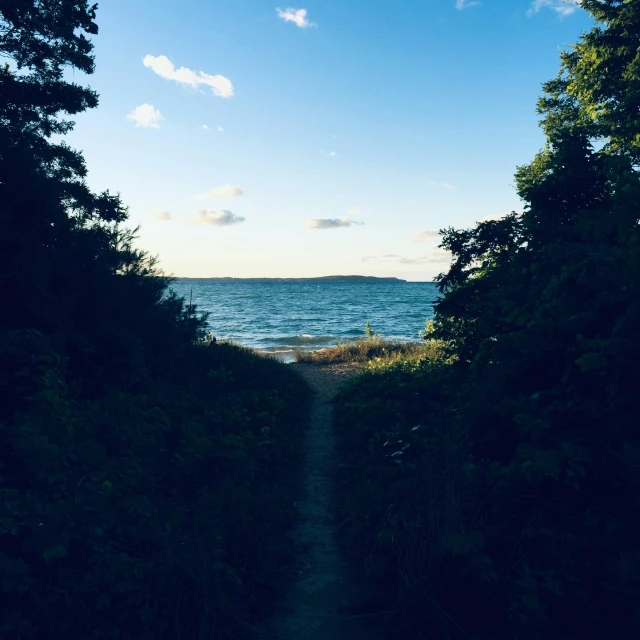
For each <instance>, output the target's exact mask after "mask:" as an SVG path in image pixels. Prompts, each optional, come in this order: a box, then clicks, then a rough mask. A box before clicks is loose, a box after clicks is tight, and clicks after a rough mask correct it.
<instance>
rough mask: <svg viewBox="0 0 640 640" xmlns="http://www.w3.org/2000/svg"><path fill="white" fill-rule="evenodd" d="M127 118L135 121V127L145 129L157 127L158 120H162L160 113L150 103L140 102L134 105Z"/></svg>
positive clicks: (158, 125) (158, 124)
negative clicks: (137, 105) (136, 105)
mask: <svg viewBox="0 0 640 640" xmlns="http://www.w3.org/2000/svg"><path fill="white" fill-rule="evenodd" d="M127 118H128V119H129V120H133V122H135V123H136V127H145V128H147V129H158V128H159V127H160V121H161V120H163V117H162V114H161V113H160V111H158V110H157V109H156V108H155V107H154V106H153V105H152V104H147V103H146V102H145V103H144V104H141V105H140V106H139V107H136V108H135V109H134V110H133V111H132V112H131V113H130V114H129V115H127Z"/></svg>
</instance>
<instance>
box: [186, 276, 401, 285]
mask: <svg viewBox="0 0 640 640" xmlns="http://www.w3.org/2000/svg"><path fill="white" fill-rule="evenodd" d="M175 279H176V280H208V281H212V280H213V281H236V280H242V281H243V282H348V283H356V282H388V283H400V284H404V283H407V282H409V281H408V280H402V279H401V278H379V277H377V276H319V277H315V278H231V277H225V278H216V277H213V278H188V277H179V276H175Z"/></svg>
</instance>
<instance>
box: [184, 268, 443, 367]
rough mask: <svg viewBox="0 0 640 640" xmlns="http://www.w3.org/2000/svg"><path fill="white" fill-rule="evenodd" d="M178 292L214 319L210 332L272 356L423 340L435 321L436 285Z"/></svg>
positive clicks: (187, 282) (196, 282)
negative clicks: (378, 339) (356, 343)
mask: <svg viewBox="0 0 640 640" xmlns="http://www.w3.org/2000/svg"><path fill="white" fill-rule="evenodd" d="M171 288H172V289H173V290H174V291H176V293H178V295H180V296H182V297H183V298H185V299H186V301H187V303H188V302H189V299H190V297H191V299H192V301H193V304H194V305H195V306H197V309H198V310H199V311H205V312H207V313H208V314H209V319H208V324H209V330H210V331H211V333H212V334H213V335H214V336H215V337H216V338H217V339H219V340H225V339H230V340H233V341H234V342H237V343H239V344H242V345H244V346H248V347H252V348H254V349H258V350H261V351H266V352H270V353H273V354H274V355H276V356H277V357H279V358H281V359H282V360H284V361H285V362H290V361H291V360H292V359H293V353H294V349H295V348H296V347H299V348H302V349H303V350H316V349H322V348H325V347H329V346H331V345H334V344H336V343H337V342H338V341H340V340H345V339H349V338H357V337H361V336H364V335H365V324H366V323H367V322H369V323H370V325H371V329H372V330H373V331H374V333H376V334H381V335H383V336H385V337H386V338H399V339H404V340H418V339H419V332H420V331H422V330H424V326H425V322H426V321H427V320H428V319H430V318H432V317H433V303H434V301H435V300H436V297H437V295H438V291H437V288H436V285H435V284H434V283H432V282H404V281H395V282H389V281H384V280H380V281H376V280H369V281H366V282H344V281H318V280H304V279H302V280H254V279H251V280H244V279H187V278H184V279H183V278H177V279H176V280H174V281H173V282H172V284H171Z"/></svg>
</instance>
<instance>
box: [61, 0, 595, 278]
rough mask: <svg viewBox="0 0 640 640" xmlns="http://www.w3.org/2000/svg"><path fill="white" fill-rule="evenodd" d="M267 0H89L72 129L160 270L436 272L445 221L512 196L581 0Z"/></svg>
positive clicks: (461, 222)
mask: <svg viewBox="0 0 640 640" xmlns="http://www.w3.org/2000/svg"><path fill="white" fill-rule="evenodd" d="M278 1H279V0H275V2H273V1H270V0H208V1H204V0H136V1H135V2H132V1H131V0H109V2H104V3H101V5H100V8H99V10H98V16H97V22H98V26H99V30H100V31H99V34H98V36H96V37H95V38H94V43H95V54H96V72H95V74H94V75H92V76H90V77H89V78H84V77H81V75H82V74H78V73H76V74H75V79H76V80H78V81H81V82H85V81H88V84H89V85H90V86H91V87H92V88H93V89H95V90H97V91H98V92H99V94H100V104H99V106H98V108H97V109H94V110H91V111H89V112H86V113H84V114H81V115H80V116H78V117H76V119H75V120H76V127H75V130H74V132H73V133H71V134H70V135H69V136H67V141H68V142H69V143H70V144H71V145H72V146H73V147H75V148H76V149H79V150H81V151H83V153H84V156H85V159H86V161H87V165H88V168H89V178H88V182H89V185H90V186H91V187H92V188H93V189H95V190H97V191H102V190H105V189H109V190H110V191H111V192H112V193H114V192H115V193H120V195H121V197H122V199H123V201H124V203H125V204H126V205H128V207H129V212H130V220H129V224H130V225H131V226H139V227H140V230H139V239H138V244H139V246H140V247H142V248H144V249H146V250H147V251H149V252H150V253H151V254H153V255H158V256H159V258H160V264H161V266H162V268H163V270H164V271H165V272H166V273H167V274H170V275H174V276H178V277H229V276H230V277H311V276H323V275H337V274H343V275H346V274H362V275H373V276H395V277H398V278H403V279H407V280H411V281H425V280H431V279H432V278H433V277H434V276H435V275H437V274H438V273H441V272H443V271H446V270H447V266H448V264H449V258H448V256H447V255H446V254H445V253H444V252H443V251H442V250H441V249H438V244H439V234H438V231H439V230H440V229H443V228H448V227H456V228H463V227H468V226H471V225H473V224H474V222H475V221H478V220H482V219H484V218H487V217H490V216H500V215H504V214H506V213H508V212H510V211H521V210H522V206H523V205H522V202H521V201H520V199H519V198H518V196H517V194H516V192H515V189H514V180H513V175H514V173H515V170H516V167H517V166H518V165H522V164H526V163H528V162H530V161H531V160H532V159H533V156H534V155H535V153H536V152H537V151H538V150H539V149H540V148H541V147H542V146H543V144H544V138H543V135H542V133H541V131H540V129H539V127H538V119H539V116H538V115H537V114H536V110H535V107H536V101H537V98H538V97H539V95H540V93H541V85H542V83H543V82H545V81H546V80H549V79H551V78H553V77H554V76H555V75H556V74H557V73H558V70H559V56H558V52H559V51H560V50H562V49H565V48H567V47H568V46H569V45H570V44H571V43H574V42H576V41H577V39H578V38H579V36H580V34H581V33H582V32H583V31H584V30H588V29H589V28H590V26H591V24H592V23H591V19H590V17H589V16H588V14H586V13H585V12H584V11H583V10H582V9H581V8H580V7H579V6H578V5H577V4H576V1H577V0H576V1H573V0H568V1H563V0H483V1H482V2H476V1H473V0H430V1H429V2H424V0H406V1H403V2H398V0H393V1H392V0H348V2H347V1H345V0H322V1H319V0H308V1H307V0H301V1H303V2H304V4H302V5H296V6H294V7H289V6H288V5H286V4H281V5H278V4H276V3H277V2H278ZM296 1H297V0H296Z"/></svg>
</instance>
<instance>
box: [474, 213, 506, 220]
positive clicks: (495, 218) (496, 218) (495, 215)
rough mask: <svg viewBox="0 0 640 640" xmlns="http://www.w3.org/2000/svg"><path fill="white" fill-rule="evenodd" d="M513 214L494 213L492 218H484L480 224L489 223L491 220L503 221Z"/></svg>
mask: <svg viewBox="0 0 640 640" xmlns="http://www.w3.org/2000/svg"><path fill="white" fill-rule="evenodd" d="M510 213H511V212H510V211H507V213H492V214H491V215H490V216H485V217H484V218H480V220H478V222H489V221H490V220H502V218H505V217H506V216H508V215H509V214H510Z"/></svg>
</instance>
